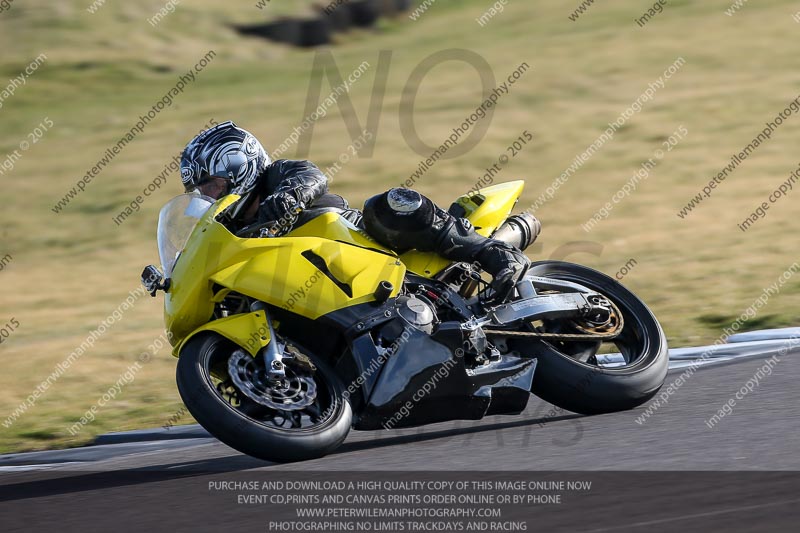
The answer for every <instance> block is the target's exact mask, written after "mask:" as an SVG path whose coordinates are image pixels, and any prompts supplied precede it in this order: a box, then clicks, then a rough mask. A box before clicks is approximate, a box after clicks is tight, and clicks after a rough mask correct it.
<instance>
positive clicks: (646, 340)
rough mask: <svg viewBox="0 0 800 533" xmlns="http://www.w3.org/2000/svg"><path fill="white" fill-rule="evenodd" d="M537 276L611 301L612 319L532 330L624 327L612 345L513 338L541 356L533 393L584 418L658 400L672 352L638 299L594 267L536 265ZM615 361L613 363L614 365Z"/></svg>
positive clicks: (519, 345) (547, 323)
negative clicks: (587, 289)
mask: <svg viewBox="0 0 800 533" xmlns="http://www.w3.org/2000/svg"><path fill="white" fill-rule="evenodd" d="M528 272H529V273H530V274H532V275H534V276H541V277H546V278H553V279H558V280H563V281H570V282H573V283H577V284H579V285H582V286H584V287H587V288H589V289H591V290H593V291H595V292H597V293H600V294H601V295H602V296H604V297H605V298H607V299H608V300H609V301H610V302H611V304H613V305H610V306H609V308H610V309H611V310H612V313H611V314H612V315H617V316H612V317H611V318H612V320H610V321H609V323H607V324H604V325H598V324H592V323H586V322H581V321H575V320H568V319H561V320H550V321H542V323H540V324H536V325H530V326H529V328H530V331H536V332H545V333H556V334H567V335H569V334H575V335H586V334H591V333H601V334H602V333H607V332H609V331H611V329H612V328H615V327H616V328H618V331H617V333H618V334H617V335H616V336H615V337H614V338H613V339H611V340H608V341H586V340H581V341H557V340H548V339H547V338H545V337H542V338H541V339H539V340H533V341H530V340H525V338H524V337H521V338H510V339H509V341H508V342H509V345H511V346H517V349H518V350H519V351H520V352H523V353H527V354H529V355H530V356H532V357H536V358H537V360H538V362H537V367H536V373H535V374H534V378H533V384H532V386H531V392H533V393H534V394H536V395H537V396H539V397H540V398H542V399H544V400H546V401H548V402H550V403H552V404H553V405H556V406H558V407H561V408H562V409H566V410H568V411H573V412H576V413H581V414H600V413H611V412H616V411H624V410H628V409H633V408H634V407H637V406H639V405H641V404H643V403H644V402H646V401H647V400H649V399H650V398H652V397H653V396H654V395H655V394H656V393H657V392H658V390H659V389H660V388H661V386H662V385H663V384H664V380H665V379H666V375H667V370H668V363H669V353H668V349H667V340H666V337H665V335H664V331H663V330H662V328H661V325H660V324H659V323H658V321H657V320H656V318H655V316H654V315H653V313H652V312H651V311H650V309H648V308H647V306H646V305H645V304H644V302H642V301H641V300H640V299H639V298H638V297H637V296H636V295H635V294H633V293H632V292H631V291H629V290H628V289H626V288H625V287H623V286H622V285H621V284H620V283H619V282H618V281H617V280H615V279H613V278H611V277H609V276H607V275H605V274H603V273H602V272H598V271H597V270H593V269H591V268H588V267H585V266H581V265H576V264H573V263H567V262H563V261H541V262H537V263H533V264H532V265H531V268H530V270H529V271H528ZM609 361H610V362H611V363H609Z"/></svg>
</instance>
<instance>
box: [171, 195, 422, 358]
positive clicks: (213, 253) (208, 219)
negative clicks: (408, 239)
mask: <svg viewBox="0 0 800 533" xmlns="http://www.w3.org/2000/svg"><path fill="white" fill-rule="evenodd" d="M237 198H238V197H236V196H233V195H231V196H228V197H226V198H223V199H222V200H220V201H219V202H217V204H215V206H214V207H212V208H211V209H209V211H208V212H207V213H206V214H205V215H204V216H203V218H202V219H201V220H200V221H199V222H198V224H197V226H196V227H195V229H194V231H193V232H192V235H191V237H190V238H189V241H188V242H187V244H186V247H185V248H184V251H183V252H182V253H181V256H180V258H179V259H178V261H177V263H176V265H175V269H174V271H173V272H172V275H171V276H170V278H171V280H172V286H171V287H170V289H169V290H168V291H167V294H166V298H165V308H164V313H165V322H166V325H167V330H168V331H170V332H171V333H172V339H173V343H174V345H178V344H179V343H181V342H183V341H184V339H186V338H187V337H188V336H189V335H191V334H192V333H193V332H194V330H195V328H198V327H199V326H201V325H203V324H206V323H207V322H208V321H209V320H210V319H211V317H212V314H213V310H214V301H215V296H217V297H216V300H219V299H220V296H221V294H220V293H217V295H215V294H214V288H215V285H216V290H220V289H221V290H223V291H225V290H227V289H230V290H233V291H236V292H239V293H242V294H245V295H247V296H250V297H252V298H255V299H258V300H261V301H264V302H267V303H268V304H271V305H274V306H277V307H282V308H284V309H289V310H291V311H292V312H294V313H297V314H300V315H303V316H305V317H307V318H310V319H316V318H318V317H320V316H322V315H325V314H327V313H330V312H332V311H335V310H337V309H341V308H343V307H347V306H351V305H356V304H360V303H364V302H369V301H373V300H374V299H375V298H374V296H373V294H374V293H375V289H376V288H377V287H378V284H379V283H380V282H381V281H384V280H385V281H389V282H391V283H392V285H393V286H394V291H393V293H392V294H391V296H392V297H394V296H397V294H398V293H399V291H400V289H401V287H402V283H403V278H404V276H405V272H406V269H405V267H404V266H403V264H402V263H401V262H400V261H399V260H398V259H397V257H396V256H395V255H394V254H393V253H392V252H389V251H388V250H385V249H383V248H381V247H380V246H379V245H377V244H376V243H374V242H373V241H371V240H370V239H369V238H368V237H366V236H365V235H364V234H363V232H361V231H360V230H358V229H357V228H355V227H354V226H353V225H352V224H350V223H349V222H347V221H345V220H344V219H342V218H341V217H340V216H339V215H337V214H335V213H326V214H323V215H321V216H319V217H317V218H316V219H314V220H313V221H311V222H309V223H308V224H305V225H303V226H301V227H300V228H298V229H297V230H294V231H292V232H291V233H289V234H287V235H286V236H284V237H278V238H248V239H241V238H238V237H236V236H234V235H232V234H231V233H230V232H229V231H228V230H227V229H226V228H225V227H224V226H223V225H222V224H220V223H218V222H217V221H216V220H215V217H216V216H217V215H218V214H219V213H221V212H222V211H223V210H224V209H225V208H226V207H227V206H229V205H230V204H231V203H233V202H234V201H235V200H236V199H237ZM306 235H308V236H306ZM311 235H313V236H311ZM364 246H368V247H369V248H371V249H366V248H364ZM319 265H322V266H323V267H324V270H327V271H328V272H327V273H325V272H323V271H322V270H320V268H319ZM331 278H334V279H331ZM334 280H335V281H334ZM215 323H216V324H219V321H215V322H213V323H211V324H209V325H208V327H209V328H210V327H211V326H212V325H213V324H215ZM214 327H223V326H214ZM224 327H225V328H226V330H227V326H224ZM231 327H233V325H231ZM237 327H238V326H237ZM251 331H252V330H251ZM219 333H221V334H223V335H225V336H226V337H229V338H231V336H236V335H238V333H236V332H235V331H233V330H231V331H228V334H226V333H225V331H219Z"/></svg>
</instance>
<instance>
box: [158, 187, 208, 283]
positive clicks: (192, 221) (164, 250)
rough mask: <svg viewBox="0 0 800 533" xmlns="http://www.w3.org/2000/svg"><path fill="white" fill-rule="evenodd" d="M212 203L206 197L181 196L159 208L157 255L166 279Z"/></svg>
mask: <svg viewBox="0 0 800 533" xmlns="http://www.w3.org/2000/svg"><path fill="white" fill-rule="evenodd" d="M214 202H215V200H214V199H213V198H209V197H208V196H201V195H199V194H181V195H180V196H176V197H175V198H173V199H172V200H170V201H169V202H167V204H166V205H164V207H162V208H161V212H160V213H159V214H158V255H159V257H160V258H161V268H162V269H163V271H164V275H165V276H166V277H170V275H171V274H172V269H173V268H174V267H175V262H176V261H177V260H178V256H179V255H180V253H181V251H182V250H183V247H184V246H186V241H188V240H189V236H190V235H191V234H192V230H193V229H194V227H195V226H196V225H197V222H198V221H199V220H200V218H201V217H202V216H203V215H204V214H205V212H206V211H208V208H209V207H211V206H212V205H214Z"/></svg>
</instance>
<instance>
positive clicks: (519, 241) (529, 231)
mask: <svg viewBox="0 0 800 533" xmlns="http://www.w3.org/2000/svg"><path fill="white" fill-rule="evenodd" d="M541 231H542V223H541V222H539V219H538V218H536V217H535V216H533V215H531V214H529V213H520V214H518V215H511V216H510V217H508V218H507V219H506V221H505V222H503V223H502V224H501V225H500V227H499V228H497V230H496V231H495V232H494V233H493V234H492V239H496V240H498V241H503V242H504V243H506V244H510V245H511V246H515V247H516V248H519V249H520V250H525V249H526V248H527V247H528V246H530V245H531V244H533V243H534V241H535V240H536V237H538V236H539V233H540V232H541Z"/></svg>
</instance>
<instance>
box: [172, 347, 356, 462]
mask: <svg viewBox="0 0 800 533" xmlns="http://www.w3.org/2000/svg"><path fill="white" fill-rule="evenodd" d="M235 349H236V346H235V345H233V344H232V343H230V342H229V341H228V340H227V339H225V338H223V337H221V336H219V335H217V334H201V335H198V336H197V337H195V338H192V339H190V340H189V342H188V343H187V344H186V346H185V347H184V348H183V349H182V350H181V354H180V358H179V359H178V366H177V371H176V380H177V382H178V391H179V392H180V395H181V398H182V399H183V402H184V404H186V407H187V409H188V410H189V412H190V413H191V414H192V416H193V417H194V418H195V420H197V421H198V422H199V423H200V425H201V426H203V427H204V428H205V429H206V430H207V431H208V432H209V433H211V434H212V435H214V436H215V437H216V438H217V439H219V440H220V441H222V442H224V443H225V444H227V445H228V446H230V447H231V448H234V449H235V450H238V451H240V452H242V453H246V454H247V455H251V456H253V457H257V458H259V459H264V460H267V461H276V462H289V461H303V460H307V459H314V458H317V457H322V456H324V455H326V454H328V453H330V452H332V451H333V450H335V449H336V448H338V447H339V446H340V445H341V443H342V442H343V441H344V439H345V438H346V437H347V434H348V433H349V431H350V426H351V423H352V411H351V408H350V404H349V403H348V402H347V401H346V400H345V399H344V396H343V388H342V386H341V383H340V381H339V380H338V379H337V377H336V374H335V373H334V372H333V370H332V369H331V368H330V367H329V366H328V365H327V364H325V362H324V361H321V360H319V358H314V360H313V364H314V365H315V366H316V368H317V370H316V372H315V374H314V379H315V381H317V382H318V385H319V381H321V380H324V383H325V386H326V387H329V389H328V390H329V392H330V394H329V396H331V397H332V398H333V401H332V404H331V405H330V407H329V409H328V410H329V411H330V413H328V414H327V416H326V417H325V418H324V420H323V421H322V422H321V423H320V424H319V425H318V426H314V427H312V428H302V429H300V428H296V429H295V428H292V429H286V428H279V427H276V426H269V425H267V424H265V423H264V422H262V421H259V420H257V419H256V418H253V417H251V416H249V415H248V414H245V413H244V412H242V411H241V410H239V409H237V408H236V407H234V406H233V405H232V404H231V403H230V402H229V401H227V400H226V399H225V398H223V396H222V395H221V394H220V393H219V392H218V390H217V388H216V387H215V385H214V383H213V382H212V378H211V374H210V372H209V370H208V369H209V363H210V362H212V361H215V360H217V359H219V358H223V359H225V360H226V359H227V356H226V355H225V354H228V355H229V354H231V353H232V352H233V351H234V350H235ZM326 412H327V411H326Z"/></svg>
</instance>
